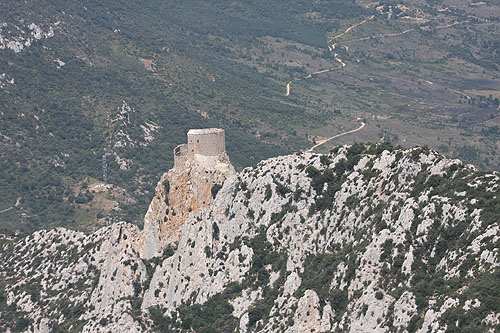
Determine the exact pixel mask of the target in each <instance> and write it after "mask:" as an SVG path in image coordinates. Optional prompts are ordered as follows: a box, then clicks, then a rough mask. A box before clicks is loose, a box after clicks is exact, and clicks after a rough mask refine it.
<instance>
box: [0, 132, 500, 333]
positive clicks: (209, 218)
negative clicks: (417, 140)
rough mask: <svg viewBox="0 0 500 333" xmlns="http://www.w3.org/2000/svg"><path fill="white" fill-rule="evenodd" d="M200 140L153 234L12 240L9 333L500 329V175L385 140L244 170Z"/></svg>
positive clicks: (6, 303)
mask: <svg viewBox="0 0 500 333" xmlns="http://www.w3.org/2000/svg"><path fill="white" fill-rule="evenodd" d="M204 135H205V134H204ZM211 135H212V139H214V140H216V141H217V140H219V139H217V138H216V137H215V135H214V133H211ZM193 138H194V139H196V140H194V141H191V140H190V139H193ZM197 140H198V139H197V138H196V136H195V137H189V136H188V144H187V145H186V146H182V147H183V150H182V151H181V152H179V154H180V156H179V157H181V159H177V160H176V165H175V167H174V168H173V169H172V170H170V171H169V172H168V173H166V174H165V175H163V177H162V178H161V180H160V182H159V183H158V186H157V191H156V195H155V198H154V199H153V201H152V203H151V206H150V207H149V210H148V213H147V215H146V218H145V225H144V230H143V231H141V230H139V229H137V228H136V227H135V226H133V225H130V224H127V223H118V224H114V225H112V226H109V227H105V228H102V229H100V230H98V231H97V232H96V233H94V234H91V235H84V234H82V233H77V232H74V231H69V230H66V229H62V228H61V229H56V230H51V231H40V232H37V233H34V234H33V235H31V236H29V237H26V238H23V239H7V238H4V239H0V241H2V242H3V243H0V246H2V252H0V254H1V257H0V260H2V262H3V263H4V265H2V266H0V285H1V286H2V287H3V286H5V287H4V288H3V291H2V290H0V291H1V293H0V330H2V329H3V330H4V331H8V329H10V328H11V326H13V324H12V323H16V324H15V325H16V327H24V328H25V329H28V327H30V328H31V329H32V330H35V331H37V332H50V331H51V330H53V331H64V332H81V331H83V332H96V331H99V332H116V331H121V332H157V331H173V332H186V331H193V332H203V331H209V332H234V331H239V332H290V333H292V332H338V331H342V332H402V331H404V332H406V331H408V332H420V333H424V332H444V331H446V330H455V331H459V330H460V329H461V331H467V332H469V331H481V332H496V331H498V330H499V329H500V302H499V299H500V294H499V290H500V260H499V248H500V226H499V221H500V219H499V211H500V197H499V195H498V194H499V189H500V175H499V174H498V173H495V172H494V173H482V172H478V171H477V170H475V168H474V167H472V166H469V165H465V164H463V163H462V162H460V161H458V160H450V159H447V158H444V157H443V156H442V155H440V154H438V153H436V152H433V151H430V150H428V149H424V148H413V149H402V148H396V147H391V146H388V145H384V144H377V145H353V146H343V147H338V148H336V149H335V150H334V151H332V152H331V153H330V154H324V155H323V154H312V153H297V154H294V155H289V156H281V157H277V158H273V159H269V160H266V161H262V162H261V163H259V164H258V165H257V166H256V167H255V168H247V169H244V170H242V171H241V172H240V173H238V174H235V173H234V170H233V168H232V167H231V165H230V164H229V161H228V159H227V156H226V155H225V154H219V155H211V154H212V151H213V150H210V151H209V150H205V148H203V147H204V146H203V145H200V146H196V145H197V144H198V143H203V142H201V140H200V142H198V141H197ZM190 142H192V143H194V144H196V145H195V146H193V145H190V144H189V143H190ZM218 142H221V141H218ZM193 147H199V148H194V149H193V150H192V151H191V154H188V151H190V150H189V149H190V148H193ZM212 148H213V147H208V148H207V149H212ZM184 152H185V153H186V156H184V155H182V154H183V153H184ZM200 152H202V154H200ZM206 171H213V172H206ZM222 182H223V186H222V187H221V188H220V191H218V193H217V195H216V196H215V199H213V197H212V193H211V192H212V188H213V185H214V184H222ZM167 184H168V185H167ZM217 189H218V187H215V190H217ZM214 192H215V191H214ZM172 211H175V212H176V214H175V215H174V214H173V213H172ZM174 243H175V244H176V247H175V248H171V247H168V245H169V244H174ZM2 244H3V245H2ZM2 299H3V300H2ZM14 316H15V317H14Z"/></svg>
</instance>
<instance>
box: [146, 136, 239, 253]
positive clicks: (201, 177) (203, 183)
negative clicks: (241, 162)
mask: <svg viewBox="0 0 500 333" xmlns="http://www.w3.org/2000/svg"><path fill="white" fill-rule="evenodd" d="M174 159H175V164H174V168H172V169H171V170H169V171H168V172H166V173H164V174H163V176H162V177H161V179H160V181H159V182H158V185H157V186H156V189H155V196H154V198H153V200H152V201H151V204H150V206H149V209H148V211H147V213H146V216H145V218H144V247H143V251H142V256H143V257H144V258H151V257H153V256H156V255H158V254H159V253H160V252H161V251H162V250H163V249H164V248H165V247H166V246H167V245H173V244H174V243H176V242H178V241H179V238H180V234H179V231H180V228H181V227H182V225H183V224H184V222H185V221H186V219H187V217H188V216H189V214H190V213H191V212H196V211H198V210H200V209H202V208H206V207H208V205H210V204H211V203H212V202H213V199H214V197H215V194H216V193H217V191H218V190H219V189H220V188H221V187H222V184H223V183H224V181H225V180H226V179H227V178H229V177H231V176H233V175H234V174H235V170H234V167H233V166H232V165H231V162H230V161H229V157H228V156H227V154H226V149H225V138H224V131H223V130H221V129H214V128H211V129H199V130H190V131H189V132H188V144H187V145H186V144H184V145H179V146H177V147H176V148H175V149H174Z"/></svg>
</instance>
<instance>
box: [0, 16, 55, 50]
mask: <svg viewBox="0 0 500 333" xmlns="http://www.w3.org/2000/svg"><path fill="white" fill-rule="evenodd" d="M19 23H20V24H21V26H16V25H8V24H7V23H0V50H2V49H8V50H11V51H14V52H15V53H20V52H22V51H23V50H24V49H25V48H28V47H30V46H31V44H32V43H33V42H35V41H38V40H42V39H44V38H50V37H54V28H55V27H56V26H57V25H56V24H51V25H49V26H48V27H47V28H46V31H43V30H42V28H41V27H39V26H38V25H36V24H35V23H31V24H29V25H27V26H23V22H19Z"/></svg>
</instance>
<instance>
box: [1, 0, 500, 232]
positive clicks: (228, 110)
mask: <svg viewBox="0 0 500 333" xmlns="http://www.w3.org/2000/svg"><path fill="white" fill-rule="evenodd" d="M193 8H196V10H193ZM499 17H500V7H499V5H498V2H497V1H494V0H485V1H482V2H474V1H472V0H470V1H469V0H467V1H464V0H432V1H431V0H426V1H424V0H401V1H392V0H391V1H382V2H371V1H366V0H357V1H340V0H328V1H315V2H311V1H305V0H293V1H287V2H276V1H271V2H269V1H252V2H241V1H236V2H234V1H199V0H188V1H158V0H147V1H141V2H140V3H138V2H136V1H115V0H112V1H106V2H102V1H95V0H92V1H87V2H86V3H85V4H83V3H78V2H74V1H47V0H42V1H32V0H28V1H15V0H6V1H2V3H0V197H1V198H2V200H1V201H0V228H2V229H7V230H9V231H13V230H20V231H23V232H31V231H33V230H37V229H41V228H44V227H56V226H65V227H70V228H73V229H77V230H84V231H91V230H94V229H95V228H99V227H101V226H104V225H106V223H109V221H111V220H114V221H117V220H126V221H129V222H132V223H136V224H138V225H140V224H141V221H142V219H141V216H142V214H143V212H144V210H145V209H146V207H147V205H148V203H149V200H150V198H151V197H152V196H153V184H154V183H156V182H157V181H158V179H159V177H160V175H161V173H162V172H163V170H165V169H167V168H169V167H170V166H171V165H172V159H171V154H170V152H171V149H173V147H174V146H175V145H176V144H177V143H178V142H181V141H182V138H183V136H184V134H185V132H186V130H187V129H189V128H196V127H200V128H201V127H214V126H215V127H224V128H226V129H227V135H228V143H229V145H228V153H229V156H230V157H231V159H232V161H233V163H234V164H235V167H236V168H237V169H238V170H241V169H242V168H243V167H246V166H253V165H255V164H256V163H258V162H259V161H261V160H262V159H265V158H268V157H271V156H277V155H281V154H284V153H291V152H294V151H299V150H304V149H307V148H310V147H311V146H312V145H313V144H314V142H316V141H318V140H322V138H328V137H331V136H333V135H335V134H337V133H341V132H345V131H346V130H350V129H353V128H356V126H357V120H356V119H357V118H364V119H365V120H366V123H367V126H366V128H365V129H363V130H362V131H359V132H357V133H356V134H355V135H347V136H344V137H342V138H340V139H339V140H336V141H335V142H332V143H331V144H329V145H326V147H324V148H323V149H324V150H323V151H328V149H330V148H331V147H332V145H336V144H343V143H354V142H358V141H359V142H380V141H383V142H391V143H393V144H401V145H403V146H406V147H412V146H415V145H419V146H424V145H427V146H429V147H431V148H433V149H437V150H439V151H441V152H442V153H444V154H445V155H447V156H449V157H458V158H461V159H462V160H464V161H466V162H469V163H474V164H475V165H477V166H478V167H479V168H480V169H485V170H493V169H498V165H499V163H500V160H499V156H498V154H495V152H496V151H497V150H498V148H499V143H498V142H499V141H498V138H499V135H500V132H499V130H498V126H499V125H500V123H499V119H500V118H499V115H500V114H499V109H498V108H499V104H498V98H500V95H499V89H500V83H499V82H500V79H499V68H498V64H499V51H498V50H499V44H498V40H499V36H498V33H499V31H500V29H499ZM288 83H290V85H289V89H288V94H287V88H286V87H287V84H288ZM104 154H106V157H107V159H106V163H107V170H108V172H107V173H108V179H109V182H110V183H111V184H112V185H114V187H113V191H112V193H111V194H105V193H104V192H102V191H97V190H96V188H95V185H98V184H99V183H101V182H102V179H103V177H102V173H103V171H102V156H103V155H104ZM89 221H93V222H92V223H89Z"/></svg>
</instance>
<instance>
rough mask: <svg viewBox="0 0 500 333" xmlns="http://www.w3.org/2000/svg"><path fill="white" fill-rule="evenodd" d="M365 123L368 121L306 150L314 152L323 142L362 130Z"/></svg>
mask: <svg viewBox="0 0 500 333" xmlns="http://www.w3.org/2000/svg"><path fill="white" fill-rule="evenodd" d="M365 125H366V123H365V122H362V123H361V126H359V127H358V128H356V129H353V130H350V131H347V132H344V133H340V134H337V135H334V136H332V137H331V138H328V139H325V140H322V141H321V142H320V143H318V144H316V145H314V146H312V147H311V148H309V149H308V150H306V151H308V152H312V151H313V150H314V149H315V148H317V147H319V146H321V145H323V144H325V143H327V142H328V141H330V140H333V139H335V138H338V137H340V136H343V135H346V134H351V133H354V132H357V131H360V130H362V129H363V127H365Z"/></svg>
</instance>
